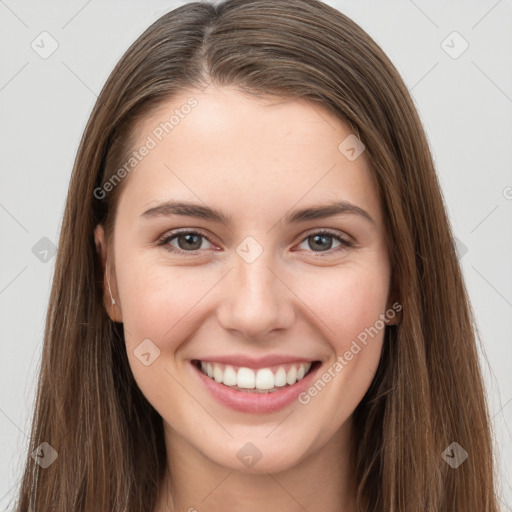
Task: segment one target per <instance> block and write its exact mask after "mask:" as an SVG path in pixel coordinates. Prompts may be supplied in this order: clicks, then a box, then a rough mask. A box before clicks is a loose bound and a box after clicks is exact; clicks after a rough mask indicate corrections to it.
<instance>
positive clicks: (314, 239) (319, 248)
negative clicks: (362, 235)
mask: <svg viewBox="0 0 512 512" xmlns="http://www.w3.org/2000/svg"><path fill="white" fill-rule="evenodd" d="M333 240H334V241H335V242H337V243H338V245H336V246H335V247H334V249H332V247H333ZM305 242H307V244H308V249H310V250H312V251H313V252H327V251H329V252H336V251H338V250H343V249H346V248H348V247H351V246H352V243H351V242H349V241H348V240H346V239H345V238H343V237H342V236H340V235H338V234H335V233H331V232H329V231H319V232H317V233H313V234H311V235H309V236H307V237H306V238H304V240H303V241H302V242H301V245H302V244H304V243H305ZM331 249H332V251H331Z"/></svg>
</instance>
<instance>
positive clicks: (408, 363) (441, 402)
mask: <svg viewBox="0 0 512 512" xmlns="http://www.w3.org/2000/svg"><path fill="white" fill-rule="evenodd" d="M209 83H215V84H218V85H221V86H223V85H236V86H237V87H238V88H240V89H243V90H245V91H247V92H250V93H251V94H256V95H261V96H262V97H263V96H268V95H274V96H278V97H283V98H292V99H293V98H306V99H308V100H310V101H311V104H312V105H315V103H316V104H319V105H323V106H325V107H327V108H328V109H330V111H331V112H333V113H334V114H335V115H336V116H337V117H338V118H339V119H340V120H341V121H343V122H345V123H347V124H348V126H350V127H351V129H352V130H353V131H354V132H355V133H357V135H358V136H359V138H360V139H361V141H362V142H363V144H364V145H365V146H366V152H365V155H366V158H367V159H368V162H369V164H370V167H371V169H372V171H373V173H374V174H375V177H376V179H377V182H378V186H379V192H380V195H381V198H382V204H383V209H384V218H385V221H386V225H387V229H388V231H389V233H388V239H389V248H390V255H391V265H392V276H393V283H392V293H393V295H394V296H395V298H396V300H398V301H399V302H400V304H401V305H402V306H403V311H402V319H401V322H400V324H399V325H398V326H389V327H387V328H386V329H387V331H386V336H385V340H384V347H383V351H382V356H381V360H380V364H379V367H378V370H377V373H376V375H375V377H374V380H373V382H372V384H371V386H370V388H369V389H368V391H367V393H366V395H365V396H364V398H363V400H362V401H361V402H360V404H359V405H358V407H357V408H356V410H355V412H354V426H355V429H354V449H353V453H352V464H353V469H354V472H355V475H356V476H357V482H358V489H357V496H358V502H359V505H360V510H365V511H371V512H382V511H386V512H413V511H421V512H424V511H426V510H429V511H438V512H484V511H485V512H497V510H498V508H497V502H496V497H495V487H494V479H495V475H494V468H495V465H494V460H493V451H492V448H493V447H492V438H491V433H490V420H489V417H488V412H487V405H486V400H485V392H484V386H483V381H482V377H481V370H480V367H479V360H478V352H477V345H476V339H477V338H476V335H475V333H476V329H475V326H474V321H473V316H472V312H471V308H470V305H469V301H468V297H467V293H466V290H465V287H464V283H463V280H462V277H461V270H460V268H459V264H458V261H457V257H456V253H455V249H454V242H453V237H452V233H451V230H450V226H449V223H448V220H447V216H446V213H445V208H444V204H443V199H442V194H441V191H440V187H439V183H438V180H437V177H436V174H435V169H434V165H433V161H432V157H431V154H430V150H429V147H428V143H427V140H426V136H425V133H424V130H423V127H422V124H421V122H420V119H419V117H418V114H417V112H416V110H415V107H414V105H413V102H412V100H411V97H410V95H409V93H408V91H407V89H406V87H405V85H404V83H403V81H402V79H401V77H400V76H399V74H398V72H397V70H396V69H395V67H394V66H393V64H392V63H391V62H390V61H389V59H388V58H387V57H386V55H385V54H384V53H383V51H382V50H381V49H380V48H379V46H378V45H377V44H376V43H375V42H374V41H373V40H372V39H371V37H370V36H369V35H368V34H367V33H366V32H364V31H363V30H362V29H361V28H360V27H359V26H358V25H357V24H356V23H354V22H353V21H351V20H350V19H349V18H347V17H346V16H344V15H343V14H341V13H340V12H338V11H337V10H335V9H333V8H331V7H329V6H327V5H325V4H323V3H321V2H319V1H318V0H280V1H277V2H276V1H273V0H244V1H242V0H227V1H225V2H222V3H219V4H217V5H215V4H213V3H206V2H195V3H189V4H186V5H184V6H181V7H179V8H177V9H175V10H173V11H171V12H169V13H167V14H165V15H164V16H162V17H161V18H160V19H158V20H157V21H156V22H155V23H154V24H153V25H151V26H150V27H149V28H148V29H147V30H146V31H145V32H144V33H143V34H142V35H141V36H140V37H139V38H138V39H137V41H135V43H133V45H132V46H131V47H130V48H129V49H128V51H127V52H126V53H125V55H124V56H123V57H122V59H121V60H120V62H119V63H118V64H117V66H116V67H115V69H114V70H113V72H112V73H111V75H110V77H109V78H108V80H107V82H106V84H105V86H104V88H103V90H102V91H101V94H100V95H99V97H98V100H97V103H96V105H95V107H94V110H93V112H92V114H91V116H90V119H89V122H88V124H87V127H86V129H85V132H84V134H83V137H82V141H81V144H80V147H79V150H78V154H77V157H76V161H75V165H74V169H73V173H72V177H71V182H70V186H69V193H68V197H67V203H66V209H65V213H64V218H63V223H62V229H61V234H60V242H59V249H58V255H57V260H56V268H55V274H54V279H53V287H52V292H51V298H50V303H49V308H48V315H47V320H46V331H45V338H44V347H43V354H42V363H41V371H40V377H39V385H38V391H37V401H36V407H35V413H34V418H33V426H32V432H31V446H30V452H29V454H28V456H27V463H26V468H25V473H24V476H23V480H22V483H21V489H20V494H19V500H18V503H17V505H18V508H17V510H18V511H19V512H26V511H27V510H29V507H30V505H32V507H33V509H34V510H37V512H50V511H55V510H57V511H71V510H73V511H75V512H79V511H80V512H81V511H83V512H93V511H94V512H97V511H107V510H108V511H113V512H122V511H129V512H132V511H147V512H152V511H153V510H154V507H155V503H156V497H157V491H158V489H159V485H160V481H161V478H162V475H163V471H164V468H165V465H166V462H167V461H166V454H165V445H164V437H163V428H162V419H161V417H160V416H159V415H158V413H157V412H156V411H155V410H154V409H153V407H152V406H151V405H150V404H149V403H148V402H147V400H146V399H145V397H144V396H143V395H142V393H141V392H140V390H139V388H138V386H137V384H136V382H135V380H134V378H133V376H132V373H131V371H130V368H129V364H128V359H127V356H126V349H125V346H124V338H123V326H122V325H121V324H117V323H115V322H113V321H111V320H110V318H109V317H108V315H107V313H106V311H105V306H104V303H103V282H104V276H103V267H102V264H101V261H100V259H99V256H98V254H97V250H96V247H95V243H94V238H93V231H94V228H95V226H96V225H97V224H104V225H105V227H106V232H107V235H108V234H109V233H111V230H112V226H113V218H114V215H115V206H116V204H117V201H118V198H119V194H120V193H121V192H122V189H123V186H124V184H125V181H126V179H125V180H124V182H121V183H120V184H119V185H118V186H117V187H115V188H114V190H113V191H112V192H110V193H108V194H106V197H104V198H99V197H98V194H97V193H96V194H95V191H96V190H98V188H99V187H102V185H104V184H105V183H106V182H107V181H108V180H109V179H110V178H111V177H112V176H113V175H114V173H115V172H116V171H117V170H118V169H119V167H120V166H121V165H122V162H123V161H126V157H127V155H128V154H129V153H130V151H132V150H133V148H132V145H133V142H134V138H133V137H134V132H135V128H136V126H137V123H138V122H139V121H140V120H141V118H142V117H144V116H146V115H148V113H150V112H152V111H153V110H154V109H155V108H158V106H160V105H162V103H163V102H164V101H167V100H168V99H170V98H172V97H173V95H175V94H176V93H178V92H180V91H183V90H185V89H191V88H204V87H205V86H206V85H207V84H209ZM43 442H47V443H49V444H50V445H51V446H52V447H53V448H54V449H55V450H56V451H57V453H58V458H57V460H56V461H55V462H54V463H53V464H52V465H50V466H49V467H47V468H44V469H43V468H41V467H40V466H39V465H38V464H37V463H36V462H34V460H33V458H32V457H31V456H30V453H31V452H32V450H34V449H36V447H38V446H39V445H40V444H41V443H43ZM453 442H457V443H458V444H459V445H460V446H461V447H462V448H463V449H464V450H465V451H466V452H467V453H468V458H467V459H466V460H465V461H464V462H463V463H462V464H460V466H459V467H457V468H456V469H455V468H452V467H451V465H449V464H448V463H447V462H446V461H445V460H444V459H443V456H442V454H443V453H444V452H445V450H446V449H447V448H448V447H449V446H450V445H451V444H452V443H453ZM452 449H453V447H452ZM449 453H453V451H452V452H449Z"/></svg>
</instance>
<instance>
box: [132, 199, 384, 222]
mask: <svg viewBox="0 0 512 512" xmlns="http://www.w3.org/2000/svg"><path fill="white" fill-rule="evenodd" d="M348 214H351V215H357V216H359V217H362V218H363V219H365V220H367V221H368V222H370V223H371V224H374V225H375V221H374V220H373V218H372V217H371V216H370V214H369V213H368V212H367V211H366V210H363V209H362V208H360V207H359V206H356V205H355V204H352V203H350V202H348V201H335V202H332V203H328V204H322V205H315V206H310V207H309V208H303V209H300V210H294V211H292V212H290V213H288V214H287V215H286V216H285V217H284V221H285V222H286V223H288V224H298V223H300V222H307V221H310V220H316V219H325V218H327V217H334V216H335V215H348ZM171 215H182V216H184V217H196V218H198V219H205V220H211V221H214V222H219V223H222V224H225V225H226V226H231V225H232V218H231V217H230V216H229V215H226V214H225V213H223V212H222V211H220V210H216V209H215V208H211V207H209V206H203V205H200V204H195V203H187V202H180V201H166V202H165V203H161V204H159V205H157V206H154V207H153V208H150V209H149V210H147V211H145V212H144V213H143V214H142V215H141V217H142V218H146V219H152V218H156V217H167V216H171Z"/></svg>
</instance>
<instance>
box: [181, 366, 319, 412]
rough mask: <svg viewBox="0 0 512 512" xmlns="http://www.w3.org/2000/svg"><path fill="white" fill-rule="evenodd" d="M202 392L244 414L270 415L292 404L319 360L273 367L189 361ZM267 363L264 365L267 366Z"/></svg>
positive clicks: (317, 367) (312, 375) (315, 371)
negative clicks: (203, 390)
mask: <svg viewBox="0 0 512 512" xmlns="http://www.w3.org/2000/svg"><path fill="white" fill-rule="evenodd" d="M190 362H191V366H192V368H193V369H194V373H195V374H196V375H197V377H198V378H199V381H200V382H201V383H202V386H204V389H205V390H206V391H207V393H208V394H210V395H211V396H212V397H213V398H214V399H215V400H216V401H217V402H219V403H220V404H222V405H224V406H226V407H228V408H230V409H234V410H237V411H240V412H245V413H253V414H254V413H260V414H262V413H263V414H264V413H271V412H276V411H278V410H280V409H283V408H285V407H287V406H290V405H292V404H293V403H294V402H296V401H297V397H298V395H299V394H300V393H301V392H303V391H304V390H305V389H307V388H308V386H310V385H311V382H312V381H313V379H314V378H315V374H316V373H317V371H318V369H319V368H320V366H321V365H322V363H321V361H301V362H293V363H281V364H277V365H274V366H262V365H260V364H256V365H254V366H259V367H258V368H254V367H253V368H251V367H249V366H235V365H234V364H227V363H220V362H215V361H200V360H198V359H193V360H191V361H190ZM267 364H268V363H267Z"/></svg>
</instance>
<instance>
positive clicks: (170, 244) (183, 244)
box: [158, 231, 211, 253]
mask: <svg viewBox="0 0 512 512" xmlns="http://www.w3.org/2000/svg"><path fill="white" fill-rule="evenodd" d="M203 240H206V241H207V242H208V243H210V244H211V242H210V241H209V240H208V238H207V237H206V236H204V235H202V234H201V233H198V232H196V231H179V232H175V233H174V234H172V233H171V234H170V235H168V236H165V237H164V238H163V239H162V240H161V241H160V242H159V244H158V245H161V246H163V247H164V248H165V249H167V250H169V251H171V252H177V253H180V252H181V253H185V252H192V253H193V252H195V251H198V250H200V249H201V245H202V243H203Z"/></svg>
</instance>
